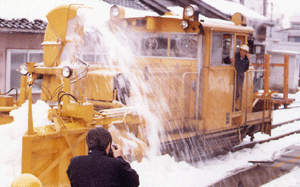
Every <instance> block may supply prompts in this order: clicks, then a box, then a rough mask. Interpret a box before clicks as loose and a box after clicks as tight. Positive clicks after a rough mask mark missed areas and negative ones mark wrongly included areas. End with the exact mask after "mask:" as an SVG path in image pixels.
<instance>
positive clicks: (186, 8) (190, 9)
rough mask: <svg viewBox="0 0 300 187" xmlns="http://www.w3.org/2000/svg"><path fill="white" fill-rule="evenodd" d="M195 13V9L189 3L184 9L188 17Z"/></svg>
mask: <svg viewBox="0 0 300 187" xmlns="http://www.w3.org/2000/svg"><path fill="white" fill-rule="evenodd" d="M194 14H195V9H194V7H192V6H191V5H188V6H186V7H185V9H184V15H185V16H187V17H192V16H193V15H194Z"/></svg>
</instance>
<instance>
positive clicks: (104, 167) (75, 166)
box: [67, 149, 139, 187]
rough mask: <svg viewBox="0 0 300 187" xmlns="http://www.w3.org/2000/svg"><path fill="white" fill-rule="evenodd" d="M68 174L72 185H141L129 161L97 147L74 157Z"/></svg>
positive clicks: (134, 186) (88, 186)
mask: <svg viewBox="0 0 300 187" xmlns="http://www.w3.org/2000/svg"><path fill="white" fill-rule="evenodd" d="M67 174H68V177H69V180H70V183H71V186H72V187H113V186H120V187H123V186H124V187H125V186H126V187H127V186H128V187H136V186H139V176H138V174H137V173H136V171H135V170H133V169H132V168H131V167H130V164H129V163H127V162H126V161H125V160H124V159H123V158H122V157H118V158H112V157H108V156H107V155H106V153H105V152H103V151H100V150H97V149H94V150H92V152H91V153H89V155H85V156H76V157H74V158H72V159H71V162H70V165H69V167H68V170H67Z"/></svg>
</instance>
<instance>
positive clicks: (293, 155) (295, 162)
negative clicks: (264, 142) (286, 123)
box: [272, 144, 300, 171]
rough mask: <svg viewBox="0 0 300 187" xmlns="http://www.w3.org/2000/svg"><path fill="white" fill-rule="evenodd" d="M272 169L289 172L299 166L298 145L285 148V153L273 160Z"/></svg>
mask: <svg viewBox="0 0 300 187" xmlns="http://www.w3.org/2000/svg"><path fill="white" fill-rule="evenodd" d="M274 161H275V162H274V163H273V164H272V167H273V168H278V169H280V170H284V171H290V170H292V169H293V168H295V167H297V166H298V167H299V166H300V145H299V144H297V145H292V146H289V147H287V148H286V151H285V152H284V153H283V154H281V155H280V157H279V158H277V159H275V160H274Z"/></svg>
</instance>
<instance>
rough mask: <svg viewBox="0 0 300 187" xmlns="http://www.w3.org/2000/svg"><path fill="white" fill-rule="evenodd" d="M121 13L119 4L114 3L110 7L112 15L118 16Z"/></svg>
mask: <svg viewBox="0 0 300 187" xmlns="http://www.w3.org/2000/svg"><path fill="white" fill-rule="evenodd" d="M119 15H120V9H119V7H118V6H116V5H114V6H112V7H111V8H110V16H112V17H118V16H119Z"/></svg>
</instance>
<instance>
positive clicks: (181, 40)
mask: <svg viewBox="0 0 300 187" xmlns="http://www.w3.org/2000/svg"><path fill="white" fill-rule="evenodd" d="M197 36H198V35H195V34H193V35H187V34H170V57H178V58H197V49H198V42H197Z"/></svg>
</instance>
